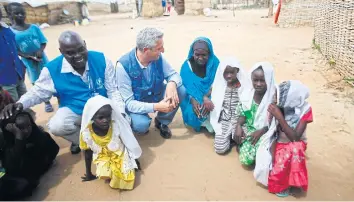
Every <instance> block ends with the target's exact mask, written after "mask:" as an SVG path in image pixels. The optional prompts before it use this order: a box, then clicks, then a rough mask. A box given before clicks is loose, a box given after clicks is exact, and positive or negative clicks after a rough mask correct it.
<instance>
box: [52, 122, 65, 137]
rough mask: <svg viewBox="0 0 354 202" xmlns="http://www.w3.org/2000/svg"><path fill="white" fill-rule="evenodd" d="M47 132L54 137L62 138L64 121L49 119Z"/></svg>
mask: <svg viewBox="0 0 354 202" xmlns="http://www.w3.org/2000/svg"><path fill="white" fill-rule="evenodd" d="M48 130H49V132H50V133H52V134H53V135H55V136H62V134H63V131H64V130H65V126H64V120H59V119H51V120H50V121H49V123H48Z"/></svg>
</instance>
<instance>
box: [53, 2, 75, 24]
mask: <svg viewBox="0 0 354 202" xmlns="http://www.w3.org/2000/svg"><path fill="white" fill-rule="evenodd" d="M47 6H48V10H49V17H48V24H51V25H52V24H58V23H59V17H60V15H61V14H62V13H63V9H65V10H67V11H69V13H70V15H71V16H73V18H74V19H75V20H81V19H82V16H81V9H80V5H79V3H77V2H64V3H50V4H48V5H47Z"/></svg>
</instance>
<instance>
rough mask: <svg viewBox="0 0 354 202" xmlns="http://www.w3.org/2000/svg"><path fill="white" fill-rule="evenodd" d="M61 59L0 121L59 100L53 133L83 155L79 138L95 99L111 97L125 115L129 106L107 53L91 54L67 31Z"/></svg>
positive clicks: (51, 123)
mask: <svg viewBox="0 0 354 202" xmlns="http://www.w3.org/2000/svg"><path fill="white" fill-rule="evenodd" d="M59 46H60V49H59V50H60V52H61V54H62V55H61V56H59V57H57V58H56V59H54V60H53V61H51V62H49V63H48V64H47V65H46V67H44V68H43V70H42V72H41V74H40V76H39V79H38V80H37V81H36V83H35V85H34V86H33V87H32V88H31V89H30V90H29V91H28V92H27V93H26V94H24V95H23V96H22V97H21V99H20V100H19V101H18V102H17V103H16V104H10V105H8V106H6V107H5V109H4V110H3V112H2V113H1V114H0V120H1V119H5V118H9V117H11V116H12V115H13V114H15V113H14V112H15V111H21V110H23V109H26V108H29V107H32V106H34V105H37V104H40V103H42V102H44V101H48V100H49V99H50V98H51V97H52V96H53V95H54V96H57V97H58V98H59V101H60V103H59V109H58V111H57V112H56V114H55V115H54V116H53V117H52V118H51V120H50V121H49V123H48V128H49V131H50V132H51V133H52V134H54V135H56V136H60V137H63V138H64V139H66V140H68V141H70V142H71V143H72V144H71V148H70V149H71V153H72V154H77V153H79V152H80V148H79V137H80V124H81V115H82V111H83V108H84V106H85V104H86V102H87V100H88V99H89V98H91V97H93V96H95V95H102V96H105V97H107V96H108V97H109V98H110V99H112V100H113V102H114V103H115V104H116V105H117V106H118V107H119V108H120V109H121V112H122V113H123V115H125V104H124V102H123V100H122V97H121V95H120V93H119V91H118V87H117V82H116V79H115V76H114V75H115V70H114V66H113V64H112V62H111V61H110V60H109V59H107V58H106V57H105V56H104V54H103V53H100V52H94V51H88V50H87V48H86V43H85V41H83V40H82V39H81V37H80V36H79V35H78V34H77V33H75V32H71V31H66V32H64V33H62V34H61V36H60V38H59Z"/></svg>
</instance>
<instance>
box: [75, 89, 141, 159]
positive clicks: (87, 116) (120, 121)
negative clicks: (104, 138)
mask: <svg viewBox="0 0 354 202" xmlns="http://www.w3.org/2000/svg"><path fill="white" fill-rule="evenodd" d="M105 105H110V106H111V107H112V109H113V110H112V140H111V142H110V143H109V144H108V145H107V147H109V148H111V149H113V151H114V150H116V148H118V147H119V146H118V145H117V144H118V141H119V140H116V138H118V137H119V138H120V139H121V140H122V142H123V144H124V146H125V147H126V148H127V150H128V153H129V155H130V156H131V157H132V158H133V159H138V158H139V157H140V156H141V153H142V150H141V148H140V146H139V143H138V141H137V140H136V138H135V137H134V134H133V132H132V129H131V127H130V125H129V123H128V122H127V121H126V119H125V118H124V117H123V116H122V114H121V112H120V111H119V109H118V107H117V106H115V105H114V104H112V101H111V100H110V99H108V98H105V97H103V96H101V95H97V96H95V97H92V98H90V99H89V100H88V101H87V103H86V105H85V107H84V111H83V114H82V121H81V130H80V134H81V135H82V136H83V137H84V136H87V135H90V134H88V133H90V131H89V129H88V126H89V124H90V123H92V118H93V116H94V115H95V113H96V112H97V111H98V110H99V109H100V108H101V107H103V106H105ZM91 141H92V140H91ZM91 149H92V150H93V151H94V150H96V152H97V150H100V149H101V148H91ZM94 152H95V151H94Z"/></svg>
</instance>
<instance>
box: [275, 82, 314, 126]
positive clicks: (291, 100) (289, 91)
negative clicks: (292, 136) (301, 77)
mask: <svg viewBox="0 0 354 202" xmlns="http://www.w3.org/2000/svg"><path fill="white" fill-rule="evenodd" d="M309 95H310V90H309V89H308V88H307V87H306V86H305V85H304V84H302V83H301V82H300V81H298V80H290V81H285V82H282V83H281V84H279V95H278V105H279V106H281V107H283V108H284V113H285V114H284V115H285V120H286V122H287V123H288V125H289V126H290V127H291V128H295V127H296V126H297V124H298V122H299V121H300V119H301V117H302V116H303V115H305V113H306V112H308V110H309V109H310V104H309V103H308V102H307V101H306V99H307V98H308V97H309ZM289 108H290V109H292V110H288V109H289Z"/></svg>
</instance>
